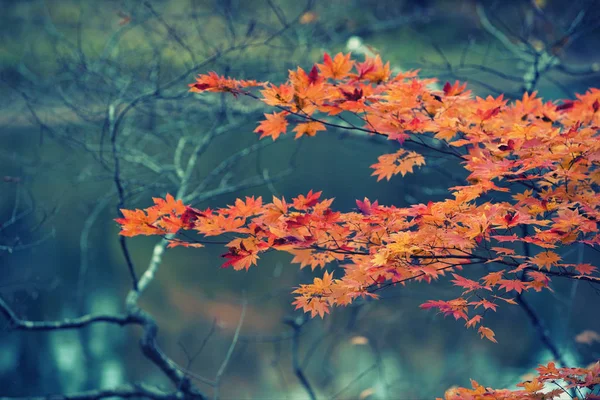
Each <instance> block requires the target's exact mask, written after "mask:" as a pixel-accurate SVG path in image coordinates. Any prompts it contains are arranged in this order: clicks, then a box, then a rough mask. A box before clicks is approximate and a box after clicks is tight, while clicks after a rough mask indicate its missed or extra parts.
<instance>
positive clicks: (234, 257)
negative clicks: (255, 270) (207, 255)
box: [221, 247, 259, 271]
mask: <svg viewBox="0 0 600 400" xmlns="http://www.w3.org/2000/svg"><path fill="white" fill-rule="evenodd" d="M221 257H224V258H227V261H226V262H225V263H223V265H221V268H227V267H229V266H232V267H233V269H235V270H236V271H239V270H241V269H246V270H248V269H249V268H250V267H251V266H252V265H256V262H257V260H258V258H259V257H258V254H257V253H256V252H252V251H246V250H242V249H238V248H236V247H231V248H230V249H229V252H227V253H225V254H223V255H221Z"/></svg>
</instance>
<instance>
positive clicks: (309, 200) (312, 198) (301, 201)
mask: <svg viewBox="0 0 600 400" xmlns="http://www.w3.org/2000/svg"><path fill="white" fill-rule="evenodd" d="M321 193H322V192H313V191H312V190H310V191H309V192H308V193H307V194H306V197H304V195H300V196H298V197H296V198H295V199H293V200H292V204H293V205H294V208H295V209H297V210H306V209H307V208H310V207H314V206H315V205H316V204H317V203H318V202H319V197H321Z"/></svg>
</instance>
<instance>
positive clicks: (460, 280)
mask: <svg viewBox="0 0 600 400" xmlns="http://www.w3.org/2000/svg"><path fill="white" fill-rule="evenodd" d="M452 276H453V277H454V280H453V281H452V282H453V283H454V284H455V285H456V286H459V287H462V288H465V289H467V290H466V292H471V291H473V290H477V289H481V288H483V286H481V285H480V284H479V283H477V282H475V281H472V280H470V279H467V278H464V277H462V276H460V275H456V274H452Z"/></svg>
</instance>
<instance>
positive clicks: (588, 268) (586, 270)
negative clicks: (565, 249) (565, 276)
mask: <svg viewBox="0 0 600 400" xmlns="http://www.w3.org/2000/svg"><path fill="white" fill-rule="evenodd" d="M575 270H576V271H577V272H579V273H580V274H581V275H591V274H593V273H594V272H595V271H596V270H597V268H596V267H594V266H593V265H592V264H576V265H575Z"/></svg>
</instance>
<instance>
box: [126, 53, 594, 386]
mask: <svg viewBox="0 0 600 400" xmlns="http://www.w3.org/2000/svg"><path fill="white" fill-rule="evenodd" d="M432 82H433V80H428V79H419V78H418V77H417V75H416V73H415V72H404V73H399V74H395V75H392V73H391V70H390V67H389V63H386V64H383V62H382V61H381V59H380V58H379V56H377V57H375V58H367V59H366V60H365V61H364V62H355V61H353V60H352V59H351V58H350V54H347V55H343V54H341V53H340V54H338V55H336V56H335V57H334V58H331V57H330V56H329V55H327V54H326V55H325V57H324V61H323V63H322V64H316V65H315V66H313V67H312V69H311V70H310V71H309V72H308V73H307V72H305V71H304V70H303V69H302V68H298V69H297V70H296V71H290V72H289V80H288V81H287V82H286V83H284V84H281V85H279V86H277V85H273V84H270V83H267V82H257V81H244V80H236V79H231V78H226V77H222V76H219V75H217V74H215V73H213V72H211V73H209V74H208V75H200V76H199V77H198V78H197V80H196V82H195V83H193V84H191V85H190V88H191V89H190V90H191V91H192V92H199V93H200V92H207V91H208V92H230V93H232V94H233V95H235V96H239V95H247V96H250V97H253V98H256V99H259V100H261V101H263V102H264V103H266V104H267V105H269V106H271V107H274V108H276V109H277V111H275V112H273V113H271V114H265V120H263V121H262V122H260V124H259V126H258V127H257V128H256V130H255V132H257V133H259V134H260V135H261V136H260V137H261V138H264V137H271V138H272V139H273V140H276V139H277V138H278V137H279V136H280V135H282V134H285V133H286V132H287V131H288V128H289V126H290V125H292V126H293V131H294V132H296V137H297V138H298V137H301V136H303V135H307V136H314V135H315V134H316V133H317V132H319V131H325V130H327V129H331V128H336V129H338V128H344V129H347V130H353V131H357V132H361V133H366V134H370V135H382V136H385V137H387V139H389V140H391V141H394V142H396V143H398V145H399V149H398V150H397V151H395V152H393V153H390V154H384V155H382V156H381V157H379V159H378V162H377V163H375V164H373V165H372V168H373V169H374V172H373V175H375V176H377V178H378V180H381V179H383V178H386V179H388V180H389V179H390V178H391V177H393V176H394V175H397V174H401V175H405V174H406V173H411V172H413V170H414V168H415V167H419V166H422V165H424V164H425V161H426V154H427V153H429V152H431V151H437V152H440V153H442V154H444V155H445V156H447V157H449V158H455V159H456V160H457V161H458V162H460V163H461V164H462V166H463V167H464V168H465V169H466V170H467V171H468V173H469V175H468V177H467V179H466V180H465V181H464V182H463V184H462V185H459V186H454V187H451V188H449V196H448V198H447V199H446V200H443V201H438V202H429V203H428V204H416V205H413V206H410V207H394V206H384V205H380V204H378V202H377V201H370V200H368V199H366V198H365V199H364V200H363V201H360V200H358V201H357V202H356V204H357V207H356V209H354V210H352V211H349V212H340V211H334V210H333V209H332V208H331V205H332V200H331V199H322V198H321V192H313V191H311V192H309V193H308V194H307V195H300V196H298V197H296V198H293V199H292V200H291V201H290V202H287V201H286V200H285V199H284V198H276V197H273V199H272V201H271V202H268V203H267V202H263V200H262V198H260V197H259V198H254V197H246V199H244V200H242V199H238V200H236V202H235V204H234V205H231V206H228V207H225V208H220V209H216V210H211V209H207V210H198V209H195V208H192V207H190V206H186V205H184V204H183V203H182V202H181V201H179V200H176V199H174V198H173V197H172V196H167V197H166V199H154V201H155V205H154V206H152V207H149V208H147V209H145V210H135V211H131V210H122V211H123V216H124V217H123V218H121V219H118V220H117V221H118V222H119V223H120V224H121V227H122V231H121V234H122V235H126V236H135V235H161V236H166V235H170V236H169V238H170V245H171V246H178V245H179V246H193V247H201V246H202V243H201V242H202V241H201V240H193V239H190V238H189V237H188V236H185V235H183V234H182V233H184V232H185V231H193V232H195V233H198V234H200V235H201V236H204V237H206V236H218V235H223V234H235V235H237V237H236V238H235V239H233V240H231V241H230V242H229V243H228V244H227V247H228V252H227V253H226V254H224V257H225V259H226V261H225V263H224V265H223V266H224V267H227V266H231V267H233V268H234V269H236V270H239V269H248V268H250V267H251V266H252V265H255V264H256V263H257V260H258V258H259V256H260V254H261V253H264V252H267V251H270V250H279V251H285V252H288V253H290V254H292V255H293V256H294V257H293V260H292V262H295V263H299V264H300V267H301V268H302V267H305V266H310V267H311V268H312V269H315V268H316V267H321V268H323V267H325V265H326V264H328V263H331V262H334V261H335V262H336V263H337V265H339V267H338V268H336V269H335V270H334V272H325V273H324V274H323V276H322V278H315V279H314V281H313V282H312V283H309V284H301V285H300V287H299V288H297V289H296V290H295V292H294V293H295V294H296V295H297V297H296V300H295V301H294V304H295V305H296V307H297V308H302V309H303V310H304V311H306V312H310V313H311V316H313V317H314V316H316V315H319V316H321V317H323V316H324V314H326V313H328V312H329V310H330V308H331V307H332V306H339V305H347V304H349V303H351V302H352V301H354V300H355V299H357V298H364V297H377V294H376V292H377V291H378V290H380V289H382V288H384V287H386V286H389V285H395V284H399V283H400V284H404V283H406V282H407V281H425V282H428V283H429V282H431V281H433V280H437V279H439V278H440V277H441V276H444V275H450V276H451V277H452V280H451V282H452V283H453V284H454V285H456V286H458V287H460V288H461V289H462V294H461V295H460V296H459V297H458V298H455V299H450V300H431V301H428V302H426V303H425V304H423V305H422V308H426V309H429V308H434V309H437V310H438V311H439V312H441V313H443V314H444V315H451V316H453V317H454V318H455V319H457V320H463V321H464V323H465V325H466V326H467V327H468V328H477V329H478V332H479V334H480V335H481V336H482V337H485V338H487V339H489V340H491V341H495V338H494V332H493V331H492V330H491V329H490V328H489V327H486V326H484V325H483V324H482V322H483V320H484V316H485V314H486V313H487V312H490V311H492V312H495V311H496V309H497V307H498V305H499V304H503V303H510V304H514V303H515V301H514V300H513V298H514V296H515V295H518V294H520V293H522V292H524V291H531V290H533V291H541V290H543V289H547V288H549V284H550V281H551V279H552V278H553V277H557V276H559V277H567V278H572V279H584V280H588V281H592V282H593V281H600V278H599V277H598V275H597V274H596V267H594V266H592V265H590V264H585V263H570V262H567V261H566V260H563V259H562V257H561V256H560V255H559V254H558V252H557V249H558V248H560V247H564V246H568V245H574V244H578V245H579V244H584V245H588V246H592V247H594V246H598V245H600V238H599V237H598V235H597V232H598V221H599V220H600V196H598V187H599V185H600V168H598V166H599V165H600V140H599V139H600V137H599V136H600V135H599V133H598V126H599V125H600V111H599V108H600V90H598V89H591V90H590V91H588V92H587V93H585V94H583V95H578V96H577V99H576V100H574V101H566V102H562V103H561V104H560V105H557V104H555V103H552V102H543V101H542V100H541V99H540V98H538V97H536V95H535V93H532V94H525V95H524V96H523V98H522V99H521V100H517V101H515V102H511V103H509V102H508V101H506V100H505V99H504V98H503V97H502V96H500V97H497V98H493V97H488V98H485V99H482V98H479V97H473V96H472V95H471V93H470V92H469V91H467V90H466V86H465V85H461V84H459V83H455V84H453V85H452V84H450V83H447V84H446V85H444V87H443V90H441V91H436V90H433V89H431V88H430V84H431V83H432ZM253 87H258V88H260V91H259V94H257V93H256V92H255V91H253V89H252V88H253ZM340 114H344V115H349V116H351V118H352V121H360V123H352V122H349V120H350V119H349V118H345V117H342V118H340ZM407 147H409V148H410V150H408V149H407ZM420 148H422V149H424V150H425V151H426V154H425V156H424V154H421V153H419V152H418V151H417V150H418V149H420ZM524 243H527V244H528V245H529V246H530V248H531V249H532V253H533V254H522V251H521V252H520V251H519V250H520V249H522V247H523V244H524ZM470 265H479V267H474V268H469V267H468V266H470ZM473 272H480V276H479V278H478V279H475V280H474V279H471V278H467V276H469V277H472V274H473ZM594 368H596V369H595V370H594V371H595V372H594V373H593V374H592V375H593V376H595V378H594V379H596V380H597V379H598V371H597V367H594ZM561 371H562V370H561ZM582 371H583V370H582ZM560 373H561V374H562V373H569V374H571V373H574V372H572V371H571V372H568V371H567V372H560ZM582 373H583V372H582ZM543 376H546V375H540V378H539V379H540V381H539V382H542V381H544V379H545V378H543ZM548 376H549V375H548ZM563 378H564V376H563ZM586 379H587V378H586ZM536 382H537V381H536ZM596 383H598V382H596ZM535 387H537V386H535V385H533V384H530V385H528V386H525V391H526V392H527V391H530V392H531V390H532V388H535ZM481 388H482V387H481V386H479V385H476V384H474V388H473V389H472V393H471V392H469V394H470V395H472V396H473V398H477V395H478V394H479V392H480V391H481V390H482V389H481ZM457 390H458V389H457ZM460 390H464V391H465V392H461V393H463V394H466V393H467V392H466V391H468V390H471V389H460ZM498 393H500V392H498ZM531 393H537V392H536V391H533V392H531ZM449 398H453V397H451V396H450V397H449ZM461 398H464V397H461ZM486 398H487V397H486ZM491 398H512V397H502V396H501V395H500V394H498V396H497V397H491ZM515 398H517V397H515ZM519 398H523V397H519ZM531 398H534V397H531ZM535 398H538V397H535ZM546 398H550V397H546Z"/></svg>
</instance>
